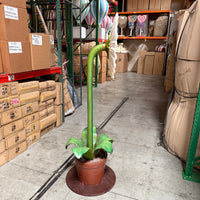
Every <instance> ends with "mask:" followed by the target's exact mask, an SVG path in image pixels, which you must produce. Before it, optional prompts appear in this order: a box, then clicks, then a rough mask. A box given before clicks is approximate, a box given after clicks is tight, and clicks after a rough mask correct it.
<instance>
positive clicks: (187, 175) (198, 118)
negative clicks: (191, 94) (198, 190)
mask: <svg viewBox="0 0 200 200" xmlns="http://www.w3.org/2000/svg"><path fill="white" fill-rule="evenodd" d="M199 132H200V87H199V95H198V99H197V104H196V111H195V116H194V122H193V127H192V134H191V138H190V146H189V150H188V157H187V163H186V168H185V171H184V170H183V178H184V179H185V180H190V181H194V182H198V183H200V174H197V173H195V172H194V171H193V168H194V165H195V164H197V165H199V164H198V163H197V162H198V159H199V158H198V159H195V156H196V150H197V144H198V139H199ZM195 161H197V162H195Z"/></svg>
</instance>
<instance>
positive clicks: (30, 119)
mask: <svg viewBox="0 0 200 200" xmlns="http://www.w3.org/2000/svg"><path fill="white" fill-rule="evenodd" d="M38 120H40V117H39V112H36V113H33V114H31V115H28V116H26V117H23V123H24V126H25V127H26V126H28V125H30V124H32V123H33V122H36V121H38Z"/></svg>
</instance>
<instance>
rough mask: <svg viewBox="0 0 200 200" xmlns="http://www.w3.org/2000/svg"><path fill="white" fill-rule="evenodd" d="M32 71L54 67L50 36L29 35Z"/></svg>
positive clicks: (52, 42)
mask: <svg viewBox="0 0 200 200" xmlns="http://www.w3.org/2000/svg"><path fill="white" fill-rule="evenodd" d="M29 41H30V49H31V63H32V70H38V69H47V68H49V67H50V66H52V65H55V56H54V40H53V36H52V35H47V34H44V33H29Z"/></svg>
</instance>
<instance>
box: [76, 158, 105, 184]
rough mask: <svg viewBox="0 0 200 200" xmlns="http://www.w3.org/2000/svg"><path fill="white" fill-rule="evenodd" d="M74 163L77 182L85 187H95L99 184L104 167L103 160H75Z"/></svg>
mask: <svg viewBox="0 0 200 200" xmlns="http://www.w3.org/2000/svg"><path fill="white" fill-rule="evenodd" d="M75 162H76V170H77V174H78V178H79V181H81V182H83V183H84V184H85V185H97V184H99V183H100V182H101V180H102V178H103V176H104V169H105V165H106V159H105V158H95V159H94V160H90V161H87V162H81V161H80V160H77V159H75Z"/></svg>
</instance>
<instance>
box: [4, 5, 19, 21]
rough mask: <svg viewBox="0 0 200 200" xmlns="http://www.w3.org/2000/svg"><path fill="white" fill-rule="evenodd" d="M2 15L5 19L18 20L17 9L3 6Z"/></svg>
mask: <svg viewBox="0 0 200 200" xmlns="http://www.w3.org/2000/svg"><path fill="white" fill-rule="evenodd" d="M4 13H5V18H6V19H14V20H19V15H18V8H14V7H10V6H4Z"/></svg>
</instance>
